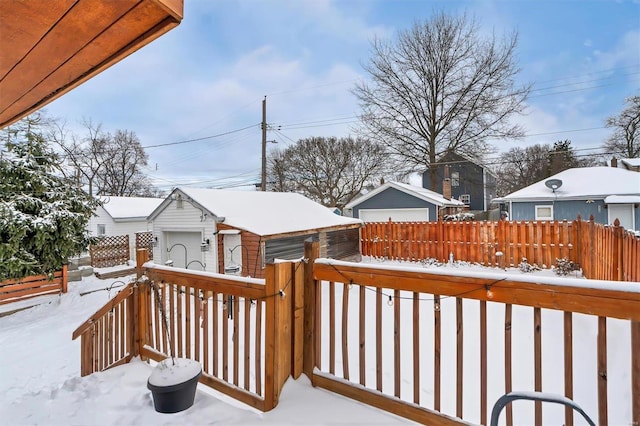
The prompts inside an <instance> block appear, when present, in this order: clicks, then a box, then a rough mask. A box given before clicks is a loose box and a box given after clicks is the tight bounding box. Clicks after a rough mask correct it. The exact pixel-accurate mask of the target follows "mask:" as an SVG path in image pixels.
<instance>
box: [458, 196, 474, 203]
mask: <svg viewBox="0 0 640 426" xmlns="http://www.w3.org/2000/svg"><path fill="white" fill-rule="evenodd" d="M460 201H462V202H463V203H465V204H471V195H469V194H461V195H460Z"/></svg>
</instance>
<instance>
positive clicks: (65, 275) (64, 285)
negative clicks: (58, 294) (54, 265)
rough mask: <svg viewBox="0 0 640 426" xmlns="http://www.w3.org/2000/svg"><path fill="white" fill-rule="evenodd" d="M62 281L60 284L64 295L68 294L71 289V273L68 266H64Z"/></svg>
mask: <svg viewBox="0 0 640 426" xmlns="http://www.w3.org/2000/svg"><path fill="white" fill-rule="evenodd" d="M60 279H61V280H62V282H61V283H60V289H61V290H62V292H63V293H66V292H67V290H68V289H69V272H68V270H67V265H62V276H61V277H60Z"/></svg>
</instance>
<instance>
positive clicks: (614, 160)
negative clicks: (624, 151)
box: [611, 157, 618, 167]
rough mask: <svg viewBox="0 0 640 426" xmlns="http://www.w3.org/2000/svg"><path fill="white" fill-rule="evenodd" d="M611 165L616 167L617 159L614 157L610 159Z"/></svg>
mask: <svg viewBox="0 0 640 426" xmlns="http://www.w3.org/2000/svg"><path fill="white" fill-rule="evenodd" d="M611 167H618V159H617V158H616V157H613V158H612V159H611Z"/></svg>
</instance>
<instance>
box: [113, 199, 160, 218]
mask: <svg viewBox="0 0 640 426" xmlns="http://www.w3.org/2000/svg"><path fill="white" fill-rule="evenodd" d="M101 201H102V202H103V203H104V204H103V205H102V208H103V209H104V210H105V211H106V212H107V213H109V216H111V218H112V219H113V220H115V221H117V220H123V219H140V220H142V219H144V220H146V219H147V217H148V216H149V215H150V214H151V213H153V211H154V210H155V209H156V208H157V207H158V206H159V205H160V203H162V201H164V199H163V198H144V197H102V198H101Z"/></svg>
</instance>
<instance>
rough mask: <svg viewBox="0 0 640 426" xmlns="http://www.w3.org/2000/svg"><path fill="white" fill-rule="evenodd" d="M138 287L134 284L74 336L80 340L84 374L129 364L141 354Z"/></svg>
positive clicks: (81, 362) (89, 320) (81, 365)
mask: <svg viewBox="0 0 640 426" xmlns="http://www.w3.org/2000/svg"><path fill="white" fill-rule="evenodd" d="M137 296H138V287H137V286H136V285H135V283H130V284H128V285H127V286H125V287H124V288H123V289H121V290H120V291H119V292H118V294H117V295H116V296H115V297H114V298H113V299H111V300H110V301H109V302H108V303H107V304H106V305H104V306H103V307H102V308H100V309H98V310H97V311H96V313H95V314H93V315H92V316H91V317H90V318H89V319H88V320H86V321H85V322H84V323H82V324H81V325H80V326H79V327H78V328H77V329H76V330H75V331H74V332H73V335H72V338H73V339H74V340H75V339H77V338H78V337H80V374H81V375H82V376H86V375H88V374H91V373H95V372H97V371H104V370H106V369H109V368H112V367H115V366H118V365H122V364H126V363H128V362H129V361H131V358H133V357H134V356H137V355H139V353H140V351H139V340H138V337H137V323H138V318H139V316H138V314H139V312H138V308H139V306H138V304H137V300H138V297H137Z"/></svg>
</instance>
